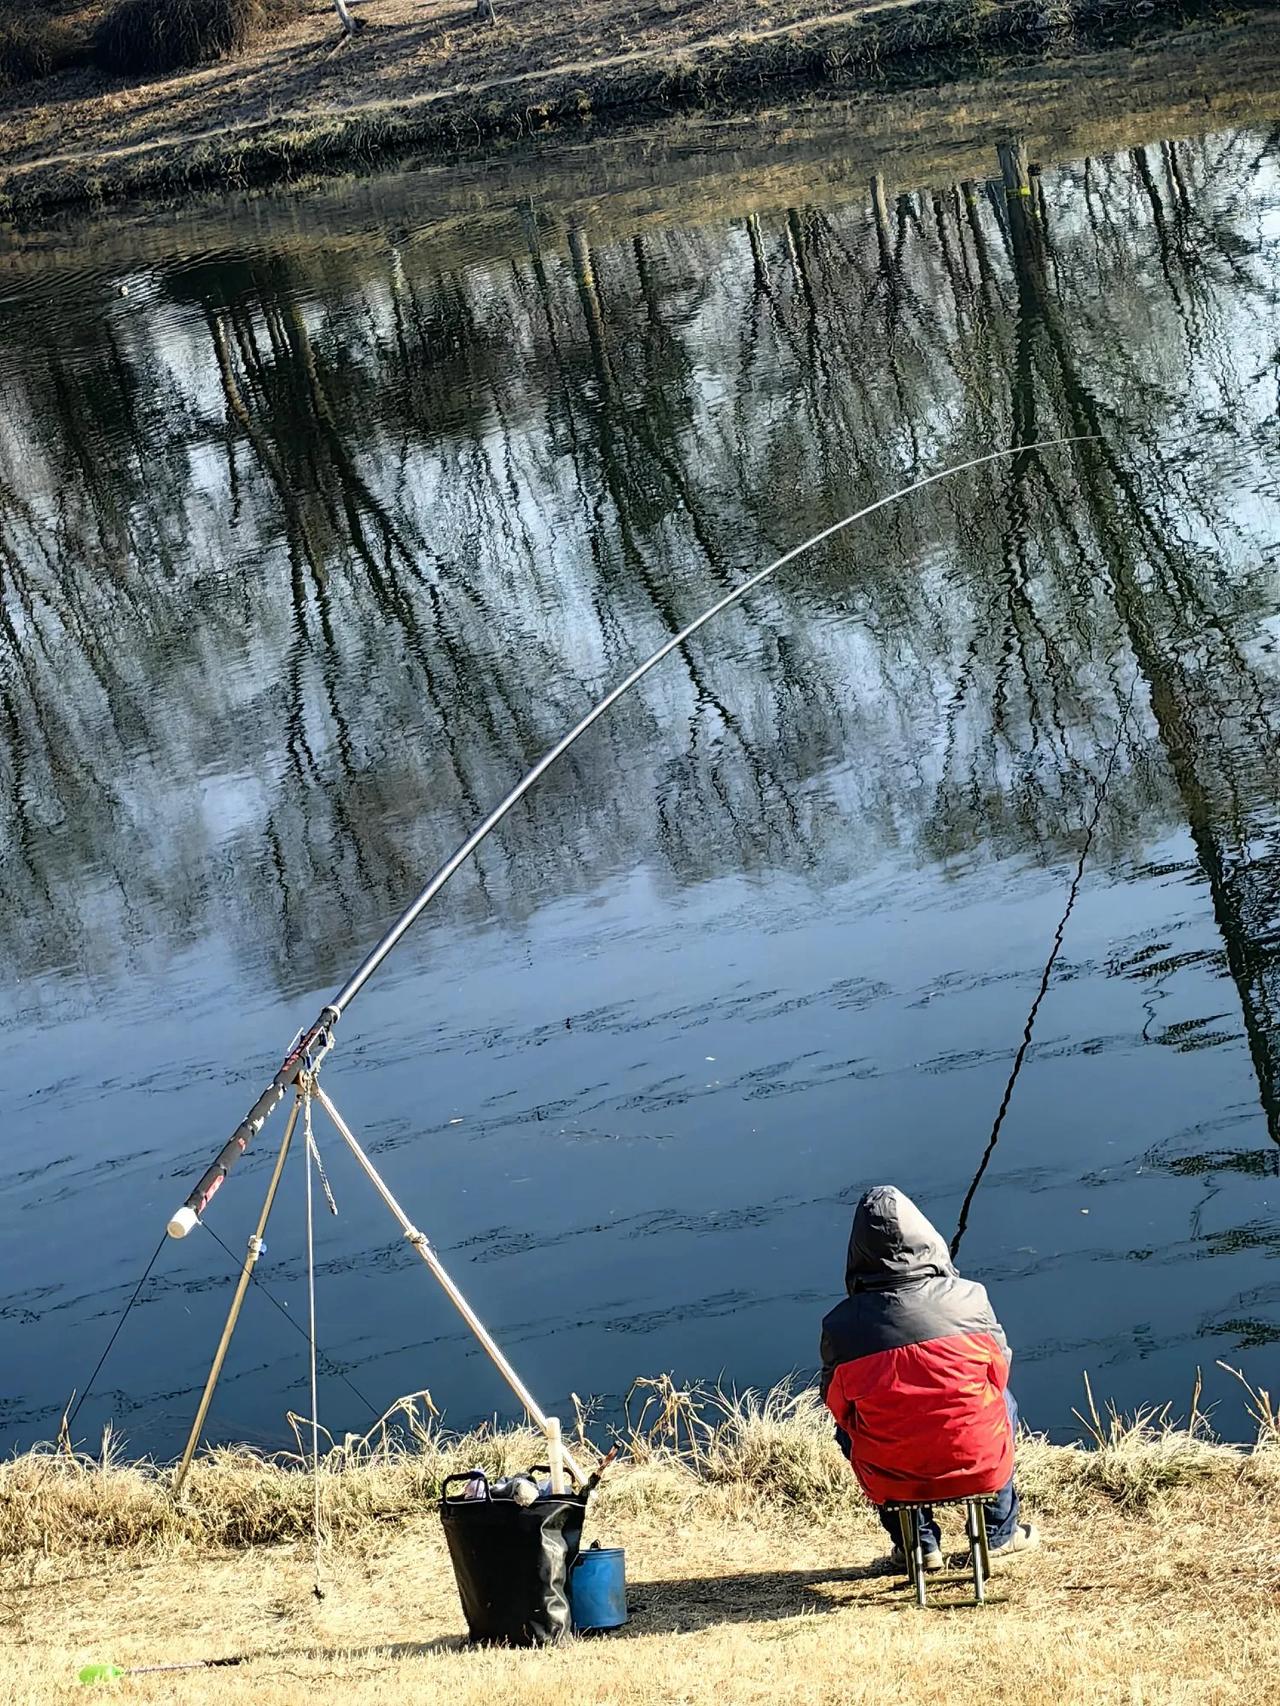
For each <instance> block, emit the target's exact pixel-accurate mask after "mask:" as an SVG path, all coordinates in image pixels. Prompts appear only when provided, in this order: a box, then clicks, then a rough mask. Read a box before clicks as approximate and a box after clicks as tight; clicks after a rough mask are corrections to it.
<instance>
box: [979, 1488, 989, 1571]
mask: <svg viewBox="0 0 1280 1706" xmlns="http://www.w3.org/2000/svg"><path fill="white" fill-rule="evenodd" d="M978 1542H979V1544H980V1545H981V1547H982V1573H983V1575H984V1576H985V1577H986V1578H987V1580H988V1581H990V1580H991V1549H990V1547H989V1546H988V1545H987V1507H986V1505H984V1504H982V1503H981V1502H980V1503H979V1505H978Z"/></svg>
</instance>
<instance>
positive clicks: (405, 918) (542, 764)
mask: <svg viewBox="0 0 1280 1706" xmlns="http://www.w3.org/2000/svg"><path fill="white" fill-rule="evenodd" d="M1094 436H1095V435H1094V434H1092V433H1077V434H1073V435H1071V436H1069V437H1066V438H1049V439H1042V440H1039V441H1038V442H1036V443H1034V444H1018V445H1012V446H1009V447H1007V448H1005V449H1004V450H992V451H989V452H988V453H987V454H986V455H985V456H974V457H971V458H970V459H969V460H968V461H966V462H956V463H953V464H952V465H951V466H950V467H948V468H942V469H939V470H938V472H937V473H934V474H927V475H925V476H924V478H923V479H919V480H915V481H913V482H912V483H911V484H910V485H909V486H901V487H899V489H898V490H897V491H895V492H890V493H889V494H888V496H887V497H883V498H877V499H876V501H875V502H874V503H871V504H867V505H866V507H865V508H863V509H859V510H855V511H854V513H853V514H852V515H846V516H845V517H844V518H843V519H842V520H840V521H835V522H832V524H831V525H830V526H829V527H824V528H823V529H822V531H821V532H820V533H815V534H813V536H812V537H811V538H809V539H806V540H804V541H803V543H801V544H799V545H793V546H792V547H791V549H790V550H789V551H786V552H784V553H783V555H782V556H781V557H778V558H777V559H776V560H775V561H774V562H772V563H770V564H769V566H768V567H767V568H764V569H759V570H757V571H756V573H755V574H753V575H751V576H750V577H749V578H748V579H747V580H745V581H743V582H742V584H741V585H740V586H737V587H735V588H733V590H732V591H731V592H728V593H726V594H725V595H724V597H723V598H719V599H717V600H716V602H715V603H714V604H712V605H711V606H710V607H709V608H708V609H706V610H704V611H703V612H702V614H701V615H700V616H697V617H695V618H694V620H693V621H692V622H690V623H688V624H687V626H685V627H683V628H681V630H680V632H679V633H678V634H673V635H672V636H671V638H670V639H669V640H665V641H664V642H663V644H662V645H660V646H659V647H658V649H657V651H656V652H653V653H652V654H651V655H650V656H649V657H647V658H646V659H645V660H644V662H643V663H641V664H637V665H636V667H635V669H633V670H632V671H631V673H630V675H628V676H626V677H625V679H624V680H622V681H620V682H618V684H617V686H616V687H613V688H611V689H610V690H609V692H608V693H606V694H605V696H604V698H603V699H601V700H600V701H599V702H598V703H597V704H595V705H593V706H592V708H591V709H590V710H589V711H588V712H587V713H586V715H585V716H584V717H582V718H581V719H580V720H579V721H578V722H576V723H575V724H574V725H573V727H572V728H571V729H570V730H569V732H568V733H567V734H566V735H564V736H563V737H562V738H561V739H560V740H558V741H557V742H556V744H555V745H554V746H553V747H551V748H550V750H549V751H547V752H545V753H544V754H543V755H542V757H541V758H540V759H539V760H538V762H537V763H536V764H535V765H534V766H533V768H532V769H531V770H528V771H526V773H525V774H524V775H523V776H522V777H521V778H520V780H519V781H518V782H517V783H516V785H515V787H514V788H512V790H511V792H510V793H509V794H507V795H506V796H505V798H503V799H502V800H500V801H499V802H498V804H497V805H496V806H495V807H494V808H493V810H492V811H491V812H490V813H489V815H488V817H486V818H485V819H484V821H483V822H482V823H481V824H479V825H478V826H477V828H475V829H474V830H472V832H471V834H470V835H469V836H467V838H466V840H465V841H464V842H463V843H462V844H461V846H460V847H458V849H457V850H456V852H454V853H452V854H451V855H450V856H449V858H448V859H446V860H445V862H444V864H443V865H441V867H440V869H439V870H438V871H437V872H436V873H435V875H434V876H433V877H432V879H431V881H430V882H429V883H428V884H427V886H426V887H425V888H424V889H423V890H422V892H421V893H420V894H419V895H418V896H417V898H416V899H415V900H414V901H413V902H412V904H411V905H409V906H407V907H406V908H405V910H404V911H403V912H402V913H401V914H400V916H399V918H397V919H396V921H395V923H394V924H393V925H392V926H391V928H390V929H389V930H388V931H387V933H386V935H385V936H384V937H383V938H382V940H381V941H380V942H379V943H378V944H377V946H376V947H375V948H373V949H372V950H371V951H370V952H369V953H368V954H367V955H366V956H365V958H364V959H363V960H362V961H361V963H360V965H359V966H357V968H356V970H355V971H354V972H353V973H352V975H351V977H350V978H348V980H347V982H346V983H345V984H343V986H342V988H341V989H340V990H339V991H338V993H337V994H336V995H335V996H334V997H333V999H332V1000H331V1001H329V1002H327V1003H326V1004H325V1006H324V1007H322V1008H321V1010H320V1014H319V1017H318V1018H317V1019H316V1021H315V1023H314V1024H312V1025H311V1026H310V1027H309V1028H308V1029H306V1030H304V1031H301V1032H299V1034H298V1037H297V1039H296V1041H295V1042H294V1043H293V1045H292V1047H291V1048H290V1050H289V1052H288V1054H287V1055H286V1056H285V1058H284V1060H283V1062H282V1063H281V1066H280V1070H279V1071H278V1072H277V1073H276V1075H275V1077H274V1078H273V1079H272V1080H271V1082H270V1084H269V1085H268V1086H267V1088H266V1089H265V1090H264V1091H263V1092H262V1094H261V1096H259V1097H258V1100H257V1101H256V1102H255V1103H254V1104H253V1106H252V1108H250V1110H249V1112H248V1113H247V1114H246V1115H245V1117H244V1119H243V1120H241V1122H240V1124H239V1125H238V1126H237V1127H236V1129H235V1131H234V1132H232V1134H231V1136H230V1137H229V1138H228V1140H227V1142H226V1143H225V1144H224V1145H223V1147H222V1149H221V1150H220V1151H219V1152H218V1154H217V1156H216V1157H215V1158H214V1160H213V1162H212V1164H211V1165H210V1166H209V1168H208V1169H207V1170H206V1171H205V1173H204V1175H203V1177H202V1178H201V1180H200V1183H199V1184H198V1185H197V1186H196V1188H195V1190H193V1191H192V1193H191V1195H190V1196H189V1197H188V1198H187V1200H186V1202H185V1203H184V1204H183V1205H182V1207H181V1208H180V1209H179V1210H178V1211H177V1213H176V1214H175V1215H174V1216H173V1218H172V1219H171V1220H170V1221H169V1228H168V1230H169V1235H170V1237H172V1238H185V1237H186V1235H187V1234H188V1232H190V1231H191V1230H192V1228H193V1227H195V1226H196V1225H198V1224H199V1220H200V1216H201V1215H202V1214H203V1213H204V1211H205V1209H206V1208H208V1206H209V1204H210V1202H211V1201H212V1199H213V1197H214V1195H215V1194H216V1193H217V1192H218V1191H219V1190H220V1189H221V1187H222V1185H223V1183H224V1182H225V1180H226V1177H227V1174H228V1173H229V1172H230V1171H231V1168H232V1167H233V1166H234V1165H235V1163H236V1161H238V1160H239V1158H240V1156H242V1155H243V1154H244V1152H245V1150H246V1149H247V1148H248V1147H249V1144H250V1143H251V1142H252V1140H253V1139H254V1138H255V1137H256V1136H257V1134H258V1133H259V1132H260V1131H261V1130H262V1127H263V1126H264V1124H265V1123H266V1121H267V1119H268V1118H269V1116H270V1115H271V1114H272V1113H273V1112H274V1110H275V1109H276V1108H277V1107H278V1106H279V1104H280V1103H281V1102H282V1101H283V1100H284V1097H285V1094H286V1092H287V1091H288V1089H289V1088H290V1086H291V1085H294V1084H296V1083H297V1081H298V1078H299V1075H300V1074H301V1073H302V1072H304V1071H312V1072H314V1070H315V1069H316V1067H317V1066H318V1065H319V1062H320V1060H322V1059H323V1058H324V1056H325V1055H326V1054H327V1053H328V1052H329V1050H330V1049H331V1048H332V1047H333V1028H334V1026H335V1025H336V1024H337V1023H338V1020H339V1019H340V1018H341V1017H342V1015H343V1013H345V1012H346V1010H347V1008H348V1007H349V1006H350V1005H351V1003H352V1002H353V1001H354V1000H355V998H356V996H357V995H359V993H360V991H361V990H362V989H363V988H364V986H365V984H366V983H368V981H369V979H370V978H371V977H372V976H373V974H374V972H376V971H377V969H378V967H379V966H380V965H381V964H382V962H383V961H384V960H385V959H386V958H387V956H388V954H390V953H391V951H392V949H393V948H395V947H396V945H397V944H398V943H399V941H400V939H401V938H402V937H403V936H404V935H405V933H406V932H407V931H408V930H409V929H410V928H411V927H412V926H413V925H414V924H415V923H416V922H417V920H418V918H419V917H420V916H421V914H422V913H423V911H424V910H425V909H426V907H427V906H429V905H430V903H431V902H432V901H433V900H434V899H435V897H436V896H437V895H438V894H439V892H440V890H441V889H442V888H443V887H444V885H445V884H446V883H447V882H448V881H449V878H450V877H452V876H453V874H454V872H455V871H456V870H457V869H458V867H459V866H460V865H463V864H465V862H466V861H467V860H468V859H469V858H470V857H471V855H472V854H473V853H474V852H475V850H476V848H477V847H479V846H480V844H481V842H482V841H483V840H484V839H485V837H486V836H488V835H489V834H490V833H491V832H492V831H493V830H495V829H496V828H497V827H498V825H499V824H500V823H501V822H502V820H503V818H504V817H506V815H507V813H508V812H509V811H510V810H511V808H512V807H513V806H514V805H516V804H517V802H518V801H520V800H522V799H523V798H524V796H525V795H526V794H527V793H528V792H529V790H530V788H532V787H533V785H534V783H535V782H536V781H538V779H539V778H540V777H541V776H543V775H545V774H546V772H547V771H548V770H549V769H550V768H551V766H552V765H553V764H554V763H555V762H556V760H557V759H559V758H562V757H563V756H564V754H565V753H566V752H568V750H569V748H570V747H571V746H572V745H573V744H574V742H575V741H577V740H578V739H580V738H581V736H582V735H584V734H586V732H587V730H588V729H589V728H590V727H591V726H592V724H593V723H596V722H598V721H599V720H600V718H601V717H603V716H604V714H605V712H606V711H608V710H610V709H611V708H612V707H613V706H614V705H616V704H617V702H618V700H619V699H621V698H622V696H623V695H624V694H625V693H629V692H630V691H631V689H632V688H633V687H634V686H635V685H636V683H637V682H639V681H642V680H643V679H644V677H645V676H646V675H648V673H649V671H650V670H651V669H655V668H656V667H657V666H658V664H660V663H661V662H662V660H663V659H664V658H666V657H669V656H670V655H671V653H672V652H674V651H675V650H677V648H678V647H680V646H682V645H684V643H685V642H686V640H689V639H691V638H692V637H693V635H694V634H696V633H697V632H698V630H699V629H700V628H703V627H705V626H706V624H707V623H708V622H710V621H711V620H712V619H713V617H716V616H718V615H719V614H720V613H721V611H722V610H728V609H729V608H730V606H731V605H734V604H737V603H738V602H739V600H741V599H743V598H745V597H746V596H747V594H748V593H749V592H753V591H754V590H755V588H756V587H758V586H760V585H761V584H762V583H763V582H765V581H767V580H768V579H769V578H770V576H772V575H775V574H777V572H778V570H779V569H782V568H785V567H786V566H787V564H788V563H793V562H794V561H795V560H796V558H797V557H801V556H803V555H804V554H805V552H807V551H812V550H813V549H814V548H815V547H816V546H818V545H821V544H823V543H824V542H825V541H826V540H828V539H832V538H834V537H835V535H836V534H837V533H842V532H843V531H844V530H845V528H847V527H852V526H853V524H854V523H855V522H857V521H864V520H865V519H866V518H867V516H869V515H874V514H875V513H876V511H877V510H882V509H887V508H888V507H889V505H890V504H895V503H898V502H900V501H901V500H902V499H903V498H908V497H912V496H914V494H915V493H916V492H920V491H923V490H924V489H925V487H926V486H933V485H937V484H938V482H939V481H941V480H949V479H951V478H952V477H953V476H954V475H956V474H963V473H965V472H966V471H967V470H969V469H971V468H981V467H983V466H985V465H986V464H987V463H990V462H1000V461H1003V460H1005V459H1007V458H1008V457H1011V456H1025V455H1028V454H1029V453H1030V452H1032V451H1036V450H1054V449H1057V448H1059V447H1060V446H1062V445H1066V444H1080V443H1083V442H1085V441H1086V440H1088V439H1091V438H1093V437H1094Z"/></svg>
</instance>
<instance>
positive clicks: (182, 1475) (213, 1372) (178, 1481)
mask: <svg viewBox="0 0 1280 1706" xmlns="http://www.w3.org/2000/svg"><path fill="white" fill-rule="evenodd" d="M301 1100H302V1098H301V1095H299V1096H298V1097H297V1098H296V1099H295V1101H294V1104H293V1107H292V1108H291V1109H290V1110H289V1123H288V1125H286V1126H285V1128H284V1137H283V1139H282V1140H281V1144H280V1153H279V1154H278V1155H277V1156H276V1164H275V1167H274V1169H273V1170H272V1174H271V1182H270V1184H269V1185H268V1186H267V1194H266V1197H265V1198H264V1200H263V1204H262V1212H261V1213H260V1214H259V1216H258V1224H257V1226H255V1227H254V1229H253V1233H252V1235H251V1237H250V1239H249V1244H248V1248H247V1249H246V1250H245V1255H244V1264H243V1266H242V1267H241V1269H240V1278H239V1280H238V1281H237V1282H236V1289H235V1293H234V1295H233V1296H232V1299H231V1307H230V1309H228V1310H227V1321H226V1325H225V1326H224V1327H223V1329H222V1337H221V1338H220V1339H219V1340H218V1349H217V1351H216V1352H215V1353H214V1358H213V1366H212V1368H211V1369H210V1370H209V1378H208V1379H207V1380H206V1381H205V1383H204V1391H203V1393H202V1394H201V1396H200V1408H199V1409H198V1410H197V1411H196V1419H195V1421H194V1422H192V1424H191V1432H190V1433H189V1434H188V1435H187V1443H186V1447H185V1448H184V1450H183V1453H182V1459H181V1461H180V1462H179V1464H178V1471H177V1474H176V1475H175V1476H174V1480H173V1489H172V1490H173V1496H174V1498H177V1496H178V1494H179V1493H180V1492H181V1491H182V1485H183V1482H184V1481H185V1480H186V1478H187V1471H188V1470H189V1469H190V1468H191V1459H192V1458H193V1457H194V1456H195V1454H196V1447H197V1446H198V1445H199V1443H200V1430H201V1429H202V1428H203V1427H204V1422H205V1417H206V1416H207V1415H208V1414H209V1405H210V1404H211V1403H212V1402H213V1391H214V1387H215V1386H217V1384H218V1376H219V1375H220V1374H221V1373H222V1365H223V1363H224V1362H225V1361H226V1360H227V1351H228V1350H229V1348H230V1345H231V1335H232V1334H233V1333H234V1332H235V1330H236V1322H237V1321H238V1320H239V1318H240V1306H241V1304H242V1303H243V1302H244V1296H245V1293H246V1292H247V1291H248V1289H249V1281H250V1280H251V1279H252V1278H253V1270H254V1269H255V1268H256V1267H257V1265H258V1257H259V1256H260V1255H261V1254H262V1237H263V1234H264V1233H265V1232H266V1230H267V1221H268V1219H269V1217H270V1215H271V1207H272V1204H273V1203H274V1202H275V1200H276V1191H277V1190H278V1189H279V1186H280V1176H281V1174H282V1173H283V1172H284V1164H285V1160H286V1158H287V1157H288V1154H289V1145H290V1144H291V1143H292V1142H293V1128H294V1127H295V1126H296V1125H297V1123H298V1108H299V1105H300V1103H301ZM308 1164H309V1163H308Z"/></svg>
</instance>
